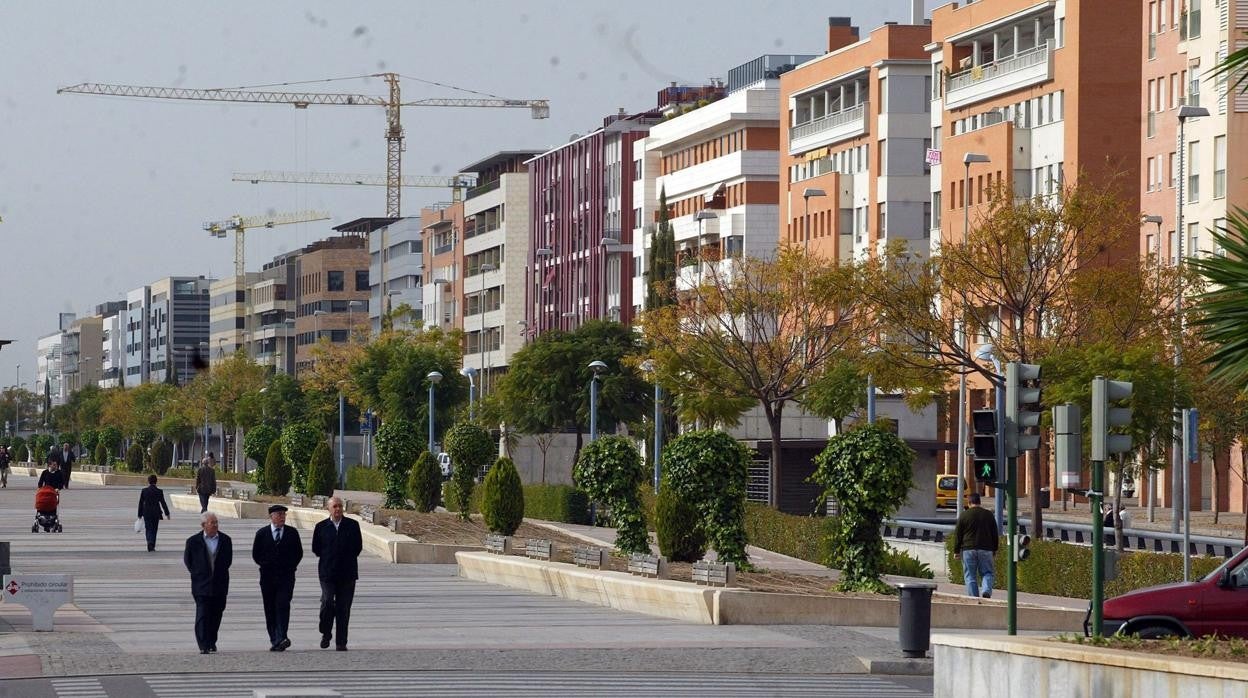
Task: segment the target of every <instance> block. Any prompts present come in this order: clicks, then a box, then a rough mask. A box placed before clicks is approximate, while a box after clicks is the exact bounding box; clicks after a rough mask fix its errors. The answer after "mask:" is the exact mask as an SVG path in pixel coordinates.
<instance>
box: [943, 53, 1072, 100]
mask: <svg viewBox="0 0 1248 698" xmlns="http://www.w3.org/2000/svg"><path fill="white" fill-rule="evenodd" d="M1052 79H1053V42H1052V41H1051V40H1050V41H1046V42H1045V43H1044V44H1042V45H1040V46H1037V47H1035V48H1032V49H1028V50H1026V51H1023V52H1021V53H1016V54H1014V55H1013V56H1009V57H1008V58H1002V59H1001V60H998V61H993V62H991V63H984V64H983V65H977V66H973V67H971V68H967V69H966V70H963V71H960V72H957V73H954V74H952V75H950V76H949V78H948V80H947V81H946V90H945V107H946V108H948V109H957V108H959V107H964V106H966V105H968V104H974V103H975V102H980V101H983V100H985V99H989V98H992V97H996V96H997V95H1000V94H1004V93H1006V92H1013V91H1014V90H1020V89H1022V88H1024V87H1030V86H1032V85H1035V84H1038V83H1041V82H1045V81H1047V80H1052Z"/></svg>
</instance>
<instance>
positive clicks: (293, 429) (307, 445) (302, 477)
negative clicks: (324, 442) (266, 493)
mask: <svg viewBox="0 0 1248 698" xmlns="http://www.w3.org/2000/svg"><path fill="white" fill-rule="evenodd" d="M320 442H321V432H320V430H318V429H317V428H316V427H314V426H312V425H311V424H308V423H307V422H293V423H291V424H287V425H286V428H285V429H282V439H281V444H282V458H284V459H285V460H286V465H288V466H290V486H291V487H293V488H294V489H295V491H296V492H306V489H307V486H308V462H309V461H310V460H312V452H313V451H315V450H316V445H317V444H318V443H320ZM285 493H286V492H285V490H283V491H282V492H281V493H280V494H285ZM273 494H279V493H278V492H274V493H273Z"/></svg>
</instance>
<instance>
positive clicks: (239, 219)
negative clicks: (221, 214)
mask: <svg viewBox="0 0 1248 698" xmlns="http://www.w3.org/2000/svg"><path fill="white" fill-rule="evenodd" d="M328 219H329V214H328V213H326V212H324V211H300V212H298V213H275V214H273V215H271V216H237V215H236V216H230V217H229V218H226V219H225V220H223V221H209V222H207V223H205V224H204V230H207V231H208V234H209V235H211V236H213V237H215V238H223V237H225V236H226V235H227V234H228V233H229V232H230V231H234V275H235V276H242V275H243V274H245V273H246V272H247V267H246V265H245V263H244V256H245V251H246V244H245V241H246V237H247V229H248V228H272V227H274V226H279V225H290V224H291V223H310V222H312V221H323V220H328Z"/></svg>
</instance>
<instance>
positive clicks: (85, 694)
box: [51, 676, 108, 698]
mask: <svg viewBox="0 0 1248 698" xmlns="http://www.w3.org/2000/svg"><path fill="white" fill-rule="evenodd" d="M51 683H52V690H54V691H56V695H57V698H108V691H105V690H104V686H103V685H101V684H100V679H99V677H96V676H87V677H81V678H78V677H67V678H59V679H52V681H51Z"/></svg>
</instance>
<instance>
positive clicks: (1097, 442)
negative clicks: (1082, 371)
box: [1092, 376, 1133, 462]
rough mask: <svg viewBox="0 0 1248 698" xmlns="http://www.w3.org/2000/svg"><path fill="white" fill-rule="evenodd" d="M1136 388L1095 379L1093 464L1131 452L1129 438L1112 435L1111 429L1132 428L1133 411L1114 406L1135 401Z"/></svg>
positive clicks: (1093, 389)
mask: <svg viewBox="0 0 1248 698" xmlns="http://www.w3.org/2000/svg"><path fill="white" fill-rule="evenodd" d="M1132 387H1133V386H1132V385H1131V384H1130V383H1128V382H1126V381H1111V380H1106V379H1105V378H1102V377H1101V376H1097V377H1096V378H1093V379H1092V460H1094V461H1101V462H1104V461H1107V460H1109V456H1110V455H1111V454H1114V453H1126V452H1127V451H1130V450H1131V436H1130V435H1129V434H1111V433H1110V431H1109V430H1110V429H1113V428H1115V427H1125V426H1127V425H1129V424H1131V408H1130V407H1110V406H1109V403H1110V402H1118V401H1121V400H1130V399H1131V390H1132Z"/></svg>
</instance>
